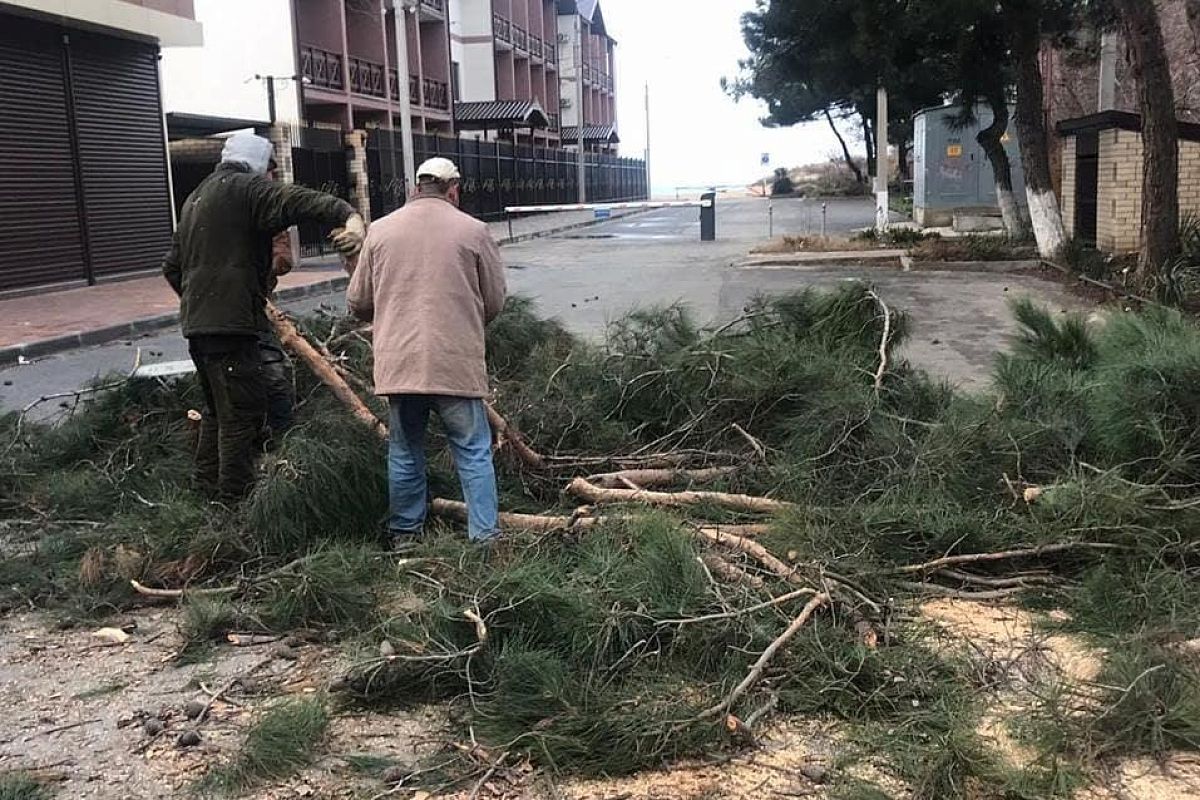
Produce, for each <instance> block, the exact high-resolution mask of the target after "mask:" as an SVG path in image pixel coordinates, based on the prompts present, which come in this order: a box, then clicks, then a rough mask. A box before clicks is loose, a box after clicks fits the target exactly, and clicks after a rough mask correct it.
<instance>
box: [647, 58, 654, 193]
mask: <svg viewBox="0 0 1200 800" xmlns="http://www.w3.org/2000/svg"><path fill="white" fill-rule="evenodd" d="M653 194H654V193H653V192H652V191H650V81H646V199H647V200H649V199H650V198H651V197H652V196H653Z"/></svg>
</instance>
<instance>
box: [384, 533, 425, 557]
mask: <svg viewBox="0 0 1200 800" xmlns="http://www.w3.org/2000/svg"><path fill="white" fill-rule="evenodd" d="M424 538H425V531H423V530H417V531H388V550H390V551H391V552H393V553H407V552H409V551H411V550H413V549H414V548H416V546H417V545H419V544H420V543H421V540H422V539H424Z"/></svg>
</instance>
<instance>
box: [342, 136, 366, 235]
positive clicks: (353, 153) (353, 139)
mask: <svg viewBox="0 0 1200 800" xmlns="http://www.w3.org/2000/svg"><path fill="white" fill-rule="evenodd" d="M346 147H347V148H349V151H350V152H349V153H347V154H346V159H347V170H346V171H347V172H349V173H350V205H352V206H354V208H355V209H356V210H357V211H358V213H359V214H361V215H362V218H363V219H365V220H367V221H368V222H370V221H371V179H370V178H369V177H368V176H367V132H366V131H350V132H349V133H347V134H346Z"/></svg>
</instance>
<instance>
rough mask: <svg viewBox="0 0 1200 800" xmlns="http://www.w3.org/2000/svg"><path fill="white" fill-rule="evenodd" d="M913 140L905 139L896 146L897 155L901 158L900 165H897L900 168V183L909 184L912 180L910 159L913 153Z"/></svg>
mask: <svg viewBox="0 0 1200 800" xmlns="http://www.w3.org/2000/svg"><path fill="white" fill-rule="evenodd" d="M912 149H913V142H912V139H905V140H904V141H902V142H901V143H900V144H899V145H897V146H896V153H897V155H898V156H899V157H900V163H899V164H898V165H897V166H898V167H899V168H900V182H901V183H908V181H910V180H912V169H911V165H910V164H909V161H908V157H909V155H910V154H911V153H912Z"/></svg>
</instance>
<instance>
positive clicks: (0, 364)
mask: <svg viewBox="0 0 1200 800" xmlns="http://www.w3.org/2000/svg"><path fill="white" fill-rule="evenodd" d="M646 210H648V209H636V210H633V211H629V212H627V213H624V214H614V215H613V216H611V217H608V218H605V219H589V220H585V221H583V222H574V223H571V224H570V225H560V226H559V227H557V228H547V229H546V230H541V231H533V232H531V233H523V234H518V235H516V236H513V237H511V238H504V239H500V240H499V244H501V245H508V244H518V243H520V242H527V241H529V240H531V239H540V238H542V237H544V236H553V235H554V234H556V233H562V232H564V231H570V230H576V229H578V228H587V227H590V226H592V225H599V224H600V223H602V222H610V221H612V220H614V219H620V218H621V217H630V216H633V215H634V214H641V213H644V212H645V211H646ZM349 283H350V279H349V278H348V277H346V276H345V275H342V276H339V277H336V278H330V279H328V280H323V281H317V282H315V283H310V284H306V285H304V286H291V287H288V288H286V289H280V290H279V291H277V292H276V293H275V299H277V300H279V301H281V302H288V301H290V300H300V299H302V298H305V297H311V296H313V295H318V294H329V293H330V292H337V291H341V290H343V289H345V288H346V286H348V285H349ZM178 324H179V313H178V312H172V313H168V314H157V315H155V316H150V317H140V318H138V319H134V320H130V321H129V322H122V323H119V324H117V325H106V326H104V327H102V328H93V329H91V330H86V331H73V332H72V333H65V334H62V335H61V336H52V337H49V338H46V339H37V340H35V341H32V342H23V343H21V344H14V345H10V346H8V347H0V369H3V368H4V367H10V366H12V365H14V364H17V363H19V362H20V360H21V358H22V357H24V358H29V359H32V358H41V357H43V356H48V355H52V354H54V353H61V352H62V351H64V350H75V349H78V348H80V347H93V346H95V345H99V344H107V343H109V342H114V341H117V340H119V339H131V338H135V337H137V336H142V335H144V334H147V333H153V332H155V331H160V330H163V329H164V328H170V327H171V326H173V325H178Z"/></svg>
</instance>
